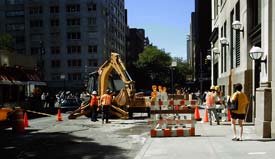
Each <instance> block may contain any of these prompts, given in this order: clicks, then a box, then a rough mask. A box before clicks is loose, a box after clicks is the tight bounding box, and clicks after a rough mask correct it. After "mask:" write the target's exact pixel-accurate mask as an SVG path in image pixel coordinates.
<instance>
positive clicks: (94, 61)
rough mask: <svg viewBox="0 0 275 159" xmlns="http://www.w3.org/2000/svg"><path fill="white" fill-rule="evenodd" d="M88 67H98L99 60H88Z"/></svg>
mask: <svg viewBox="0 0 275 159" xmlns="http://www.w3.org/2000/svg"><path fill="white" fill-rule="evenodd" d="M88 66H92V67H97V66H98V62H97V59H88Z"/></svg>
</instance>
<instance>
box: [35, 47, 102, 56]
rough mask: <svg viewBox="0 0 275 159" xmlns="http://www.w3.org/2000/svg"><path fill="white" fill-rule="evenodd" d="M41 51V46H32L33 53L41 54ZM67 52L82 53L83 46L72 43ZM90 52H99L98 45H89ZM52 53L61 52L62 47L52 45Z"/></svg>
mask: <svg viewBox="0 0 275 159" xmlns="http://www.w3.org/2000/svg"><path fill="white" fill-rule="evenodd" d="M40 51H41V48H40V47H32V48H31V54H32V55H35V54H39V53H40ZM67 53H68V54H80V53H81V46H79V45H72V46H67ZM88 53H92V54H96V53H97V45H89V46H88ZM51 54H60V47H58V46H52V47H51Z"/></svg>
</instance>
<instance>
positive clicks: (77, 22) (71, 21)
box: [67, 18, 80, 26]
mask: <svg viewBox="0 0 275 159" xmlns="http://www.w3.org/2000/svg"><path fill="white" fill-rule="evenodd" d="M67 25H68V26H71V25H80V18H74V19H67Z"/></svg>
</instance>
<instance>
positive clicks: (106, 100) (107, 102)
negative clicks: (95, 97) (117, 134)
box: [100, 89, 112, 124]
mask: <svg viewBox="0 0 275 159" xmlns="http://www.w3.org/2000/svg"><path fill="white" fill-rule="evenodd" d="M110 93H111V92H110V90H109V89H107V90H106V91H105V93H104V94H103V95H102V96H101V98H100V103H101V105H102V107H103V108H102V124H103V123H104V119H105V123H109V122H108V120H109V111H110V107H111V102H112V96H111V95H110Z"/></svg>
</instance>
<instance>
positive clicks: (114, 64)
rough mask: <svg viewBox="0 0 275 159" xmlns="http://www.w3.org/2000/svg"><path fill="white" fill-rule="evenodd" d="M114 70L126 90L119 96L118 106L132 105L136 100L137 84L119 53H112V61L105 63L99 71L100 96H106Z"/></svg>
mask: <svg viewBox="0 0 275 159" xmlns="http://www.w3.org/2000/svg"><path fill="white" fill-rule="evenodd" d="M113 70H114V71H116V73H117V74H118V75H119V77H120V79H121V80H122V81H123V83H124V84H125V88H123V89H122V90H121V91H120V93H119V95H117V97H116V102H117V103H118V105H125V104H129V105H130V104H131V103H133V102H134V100H135V91H136V90H135V82H134V81H133V80H132V78H131V77H130V75H129V73H128V72H127V70H126V68H125V66H124V64H123V62H122V60H121V58H120V55H119V54H118V53H114V52H112V53H111V57H110V59H108V60H107V61H105V62H104V63H103V64H102V65H101V66H100V67H99V69H98V82H99V83H98V84H99V87H98V91H99V93H98V94H99V95H102V94H104V91H105V90H106V89H107V88H108V79H109V76H110V73H111V72H112V71H113Z"/></svg>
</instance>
